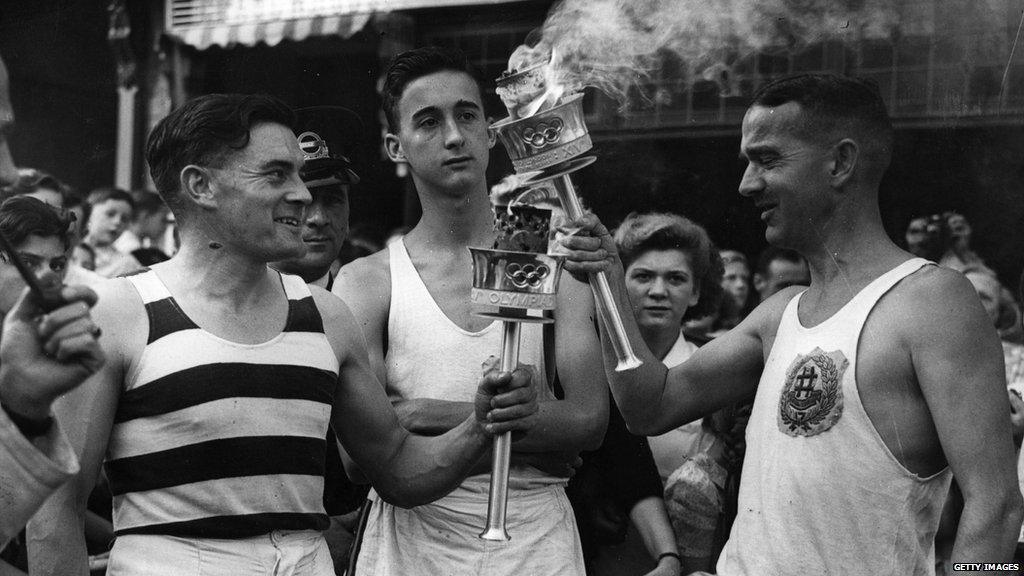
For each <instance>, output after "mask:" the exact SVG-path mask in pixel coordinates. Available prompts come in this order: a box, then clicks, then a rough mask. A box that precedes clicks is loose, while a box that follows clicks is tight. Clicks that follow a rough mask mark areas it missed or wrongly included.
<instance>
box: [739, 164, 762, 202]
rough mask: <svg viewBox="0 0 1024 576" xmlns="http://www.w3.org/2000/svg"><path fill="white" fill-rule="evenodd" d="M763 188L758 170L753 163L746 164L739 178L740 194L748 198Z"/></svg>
mask: <svg viewBox="0 0 1024 576" xmlns="http://www.w3.org/2000/svg"><path fill="white" fill-rule="evenodd" d="M763 188H764V180H763V179H762V178H761V173H760V171H759V170H758V168H757V167H756V166H754V165H753V164H747V168H746V170H744V171H743V178H742V179H741V180H740V188H739V192H740V196H746V197H748V198H749V197H750V196H753V195H754V194H756V193H757V192H759V191H761V189H763Z"/></svg>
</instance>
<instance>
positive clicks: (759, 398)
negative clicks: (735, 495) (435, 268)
mask: <svg viewBox="0 0 1024 576" xmlns="http://www.w3.org/2000/svg"><path fill="white" fill-rule="evenodd" d="M892 145H893V129H892V125H891V123H890V121H889V117H888V114H887V113H886V110H885V105H884V103H883V102H882V99H881V96H880V94H879V92H878V89H877V87H875V86H874V85H873V84H870V83H868V82H864V81H861V80H857V79H853V78H845V77H840V76H833V75H802V76H796V77H793V78H787V79H781V80H777V81H775V82H772V83H769V84H768V85H766V86H764V87H763V88H761V89H760V91H759V92H758V93H757V94H756V95H755V96H754V103H753V105H752V106H751V107H750V108H749V109H748V110H747V113H746V116H745V117H744V119H743V126H742V140H741V142H740V153H741V156H742V157H743V158H744V159H745V160H746V161H747V162H748V165H747V168H746V171H745V172H744V174H743V179H742V181H741V182H740V185H739V191H740V194H742V195H743V196H746V197H749V198H751V199H752V200H753V201H754V204H755V205H756V206H757V208H758V210H759V211H760V214H761V220H762V221H763V222H764V223H765V224H766V226H767V229H766V232H765V237H766V238H767V240H768V241H769V242H770V243H771V244H773V245H775V246H780V247H783V248H790V249H793V250H796V251H797V252H799V253H801V254H802V255H803V256H804V257H805V258H806V259H807V262H808V264H809V267H810V273H811V282H810V286H809V287H808V288H803V287H790V288H786V289H784V290H781V291H780V292H778V293H777V294H775V295H773V296H771V297H770V298H768V299H767V300H766V301H764V302H763V303H761V305H760V306H758V308H757V309H756V310H754V312H753V313H752V314H751V315H750V316H748V317H747V318H746V319H745V320H744V321H743V322H742V323H741V324H740V325H739V326H737V327H736V328H735V329H733V330H732V331H730V332H728V333H727V334H725V335H723V336H720V337H718V338H716V339H715V340H714V341H712V342H711V343H710V344H708V345H706V346H704V347H703V348H701V349H700V350H698V351H697V352H696V353H694V355H693V356H692V357H691V358H690V360H689V361H687V362H684V363H683V364H680V365H679V366H677V367H675V368H672V369H671V370H667V369H665V368H663V367H662V365H661V364H660V363H658V362H656V361H655V360H654V357H653V356H651V355H650V353H649V352H647V351H645V352H644V356H645V360H646V361H645V363H644V364H643V366H641V367H640V368H639V369H638V370H635V371H633V372H630V373H621V372H620V373H616V372H614V371H612V370H607V373H608V375H609V378H610V380H611V386H612V391H613V393H614V395H615V399H616V400H617V401H618V403H619V406H620V407H621V408H622V414H623V416H624V417H625V419H626V422H627V423H628V424H629V426H630V429H631V430H632V431H633V432H635V433H638V434H660V433H662V432H664V431H666V430H668V429H671V428H673V427H675V426H678V425H680V424H683V423H685V422H689V421H691V420H694V419H695V418H697V417H699V416H701V415H703V414H707V413H710V412H712V411H714V410H717V409H719V408H722V407H724V406H726V405H728V404H731V403H734V402H738V401H742V400H744V399H747V398H750V397H751V396H753V397H754V407H753V412H752V414H751V417H750V423H749V425H748V427H747V457H746V460H745V461H744V466H743V472H742V484H741V486H740V493H739V513H738V516H737V517H736V521H735V523H734V525H733V528H732V531H731V534H730V537H729V541H728V543H727V544H726V546H725V550H724V551H723V552H722V556H721V558H720V559H719V562H718V567H717V569H718V573H719V574H723V575H728V576H735V575H758V576H760V575H768V574H799V575H803V574H807V575H811V574H814V575H817V574H874V575H881V574H885V575H891V576H905V575H911V574H912V575H929V574H934V573H935V545H934V540H935V531H936V528H937V526H938V520H939V514H940V512H941V509H942V504H943V502H944V501H945V496H946V492H947V490H948V486H949V482H950V477H951V476H952V477H954V478H955V479H956V481H957V483H958V484H959V485H960V487H961V489H962V491H963V494H964V501H965V503H964V510H963V515H962V516H961V518H960V524H959V528H958V531H957V534H956V543H955V545H954V547H953V557H952V563H953V564H954V566H955V565H956V564H957V563H1002V562H1010V560H1011V558H1012V557H1013V551H1014V541H1015V540H1016V535H1017V533H1018V531H1019V530H1020V525H1021V518H1022V507H1021V494H1020V492H1019V490H1018V488H1017V482H1016V478H1015V476H1016V471H1015V470H1014V467H1013V461H1014V458H1013V450H1014V447H1013V441H1012V438H1011V432H1010V424H1009V419H1008V418H1007V413H1008V412H1009V404H1008V402H1007V396H1006V392H1005V387H1006V383H1005V376H1004V374H1003V367H1002V353H1001V352H1002V351H1001V347H1000V345H999V339H998V336H997V334H996V332H995V330H994V329H993V328H992V326H991V323H990V322H989V321H988V318H987V316H986V315H985V311H984V310H983V309H982V307H981V305H980V304H979V301H978V298H977V296H976V295H975V294H973V292H972V287H971V284H970V283H969V282H967V281H966V280H965V279H964V277H963V276H961V275H960V274H959V273H957V272H955V271H952V270H948V269H943V268H939V267H937V266H935V265H934V264H932V263H929V262H927V261H926V260H923V259H920V258H915V257H914V255H912V254H909V253H907V252H905V251H903V250H902V249H900V248H899V247H897V246H896V245H895V244H894V243H893V242H892V241H891V240H890V238H889V237H888V235H887V234H886V232H885V229H884V227H883V226H882V218H881V215H880V212H879V205H878V190H879V186H880V183H881V180H882V176H883V174H884V172H885V170H886V168H887V167H888V165H889V161H890V157H891V152H892ZM580 224H581V225H582V226H584V227H585V228H586V229H588V230H589V231H590V234H591V235H590V237H576V238H574V239H571V240H570V241H568V244H569V245H570V247H571V248H574V249H576V250H578V252H576V253H575V254H574V256H573V257H572V260H573V261H572V262H570V263H569V264H567V268H569V269H570V270H572V271H573V272H574V273H580V272H586V271H594V270H606V271H608V273H609V275H610V276H612V277H613V278H614V286H615V288H613V290H615V292H616V293H617V299H618V303H619V306H620V307H621V309H622V311H623V314H622V315H623V320H625V321H626V322H627V324H628V326H627V328H628V330H629V332H630V339H631V341H632V342H633V345H634V347H636V348H638V349H639V350H641V351H644V350H645V349H644V344H643V340H642V338H641V337H640V333H639V331H638V330H637V328H636V325H635V323H634V322H633V319H632V317H631V315H630V314H628V311H629V303H628V301H627V296H626V289H625V287H624V285H623V281H622V277H623V272H622V267H621V265H620V264H619V263H617V262H616V261H615V260H616V256H615V254H614V251H615V245H614V243H613V242H612V240H611V237H610V236H608V232H607V230H605V228H604V227H603V226H602V225H601V224H600V222H598V220H597V219H596V218H594V217H593V216H588V217H586V218H585V219H584V221H583V222H581V223H580ZM604 251H607V253H608V254H611V256H608V254H606V253H604ZM605 350H606V352H607V351H608V348H607V347H606V348H605ZM605 358H606V365H607V364H608V363H609V361H614V358H609V355H608V354H606V356H605ZM979 566H980V564H979Z"/></svg>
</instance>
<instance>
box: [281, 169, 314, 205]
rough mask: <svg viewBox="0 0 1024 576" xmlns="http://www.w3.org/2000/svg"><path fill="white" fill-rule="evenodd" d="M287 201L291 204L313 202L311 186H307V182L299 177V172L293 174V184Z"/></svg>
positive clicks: (308, 203)
mask: <svg viewBox="0 0 1024 576" xmlns="http://www.w3.org/2000/svg"><path fill="white" fill-rule="evenodd" d="M285 202H288V203H289V204H302V205H303V206H309V205H310V204H312V203H313V195H312V194H310V192H309V188H307V187H306V183H305V182H303V181H302V178H299V176H298V174H295V175H294V176H292V186H291V190H290V191H289V192H288V195H287V196H285Z"/></svg>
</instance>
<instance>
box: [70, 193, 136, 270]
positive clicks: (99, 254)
mask: <svg viewBox="0 0 1024 576" xmlns="http://www.w3.org/2000/svg"><path fill="white" fill-rule="evenodd" d="M86 202H88V204H89V223H88V225H87V226H86V231H85V239H84V240H83V242H85V243H86V244H88V245H89V246H90V247H91V248H92V249H93V254H94V258H95V266H96V268H95V270H96V273H97V274H99V275H101V276H105V277H107V278H113V277H115V276H120V275H122V274H128V273H130V272H135V271H136V270H139V269H141V268H142V264H140V263H139V261H138V260H136V259H135V258H133V257H132V255H131V254H125V253H123V252H120V251H118V250H117V249H116V248H114V241H115V240H117V238H118V237H119V236H121V233H122V232H124V231H125V228H127V227H128V224H129V223H130V222H131V220H132V209H133V203H132V197H131V194H129V193H127V192H125V191H124V190H118V189H117V188H100V189H98V190H93V191H92V193H90V194H89V198H88V199H87V200H86Z"/></svg>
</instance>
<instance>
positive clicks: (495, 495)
mask: <svg viewBox="0 0 1024 576" xmlns="http://www.w3.org/2000/svg"><path fill="white" fill-rule="evenodd" d="M502 324H503V326H502V328H503V331H502V333H501V371H502V372H512V371H513V370H515V369H516V366H518V365H519V327H520V325H519V322H511V321H507V320H506V321H504V322H502ZM511 457H512V433H511V432H505V433H504V434H501V435H499V436H495V437H494V451H493V453H492V455H491V484H490V492H489V493H488V496H487V524H486V527H485V528H484V531H483V532H481V533H480V538H483V539H484V540H497V541H507V540H509V539H510V538H509V535H508V530H506V529H505V513H506V510H507V508H508V472H509V461H510V459H511Z"/></svg>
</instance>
